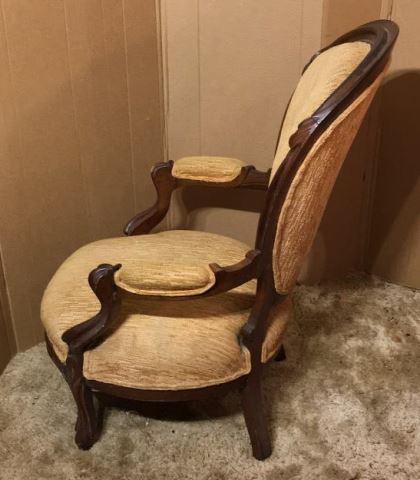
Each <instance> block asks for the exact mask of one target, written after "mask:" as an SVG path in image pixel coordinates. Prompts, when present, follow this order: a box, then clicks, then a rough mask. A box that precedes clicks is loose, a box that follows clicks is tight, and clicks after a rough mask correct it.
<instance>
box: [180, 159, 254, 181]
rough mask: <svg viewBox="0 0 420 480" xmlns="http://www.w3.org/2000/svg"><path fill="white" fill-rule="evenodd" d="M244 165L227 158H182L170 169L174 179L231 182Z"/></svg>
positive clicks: (236, 160) (240, 161) (239, 161)
mask: <svg viewBox="0 0 420 480" xmlns="http://www.w3.org/2000/svg"><path fill="white" fill-rule="evenodd" d="M245 165H246V164H245V163H244V162H243V161H242V160H238V159H237V158H229V157H184V158H180V159H179V160H177V161H176V162H175V164H174V168H173V169H172V175H173V176H174V177H175V178H181V179H185V180H189V179H192V180H196V181H202V182H231V181H232V180H235V178H237V177H238V176H239V174H240V173H241V169H242V167H244V166H245Z"/></svg>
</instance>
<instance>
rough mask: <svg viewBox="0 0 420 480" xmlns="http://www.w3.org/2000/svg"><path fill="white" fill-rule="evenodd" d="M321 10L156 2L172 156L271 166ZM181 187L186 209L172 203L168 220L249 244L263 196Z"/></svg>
mask: <svg viewBox="0 0 420 480" xmlns="http://www.w3.org/2000/svg"><path fill="white" fill-rule="evenodd" d="M321 16H322V1H311V0H309V1H308V0H299V1H296V0H285V1H281V2H279V1H277V0H268V1H266V2H264V8H261V2H260V1H259V0H250V1H247V2H243V1H242V0H231V1H229V2H226V1H222V0H218V1H211V2H210V1H204V2H203V1H198V0H180V1H177V2H172V1H171V0H166V1H163V2H162V19H163V24H162V31H163V34H164V39H165V54H166V55H165V57H166V66H167V69H166V78H165V80H166V93H167V125H168V130H167V139H168V152H169V157H170V158H172V159H177V158H179V157H182V156H185V155H195V154H198V155H223V156H232V157H238V158H240V159H242V160H244V161H245V162H247V163H250V164H254V165H256V166H258V167H259V168H261V169H267V168H268V167H270V166H271V162H272V159H273V155H274V150H275V142H276V139H277V135H278V131H279V127H280V122H281V119H282V115H283V112H284V110H285V107H286V104H287V102H288V100H289V96H290V93H291V91H292V90H293V88H294V86H295V84H296V81H297V79H298V77H299V75H300V71H301V69H302V67H303V65H304V64H305V63H306V61H307V60H308V59H309V58H310V56H311V54H312V52H313V51H314V50H316V49H317V48H319V46H320V40H321ZM182 196H183V197H184V201H185V203H186V207H187V209H186V211H182V210H181V209H180V203H178V208H176V209H172V212H171V213H172V218H171V225H172V226H174V227H179V226H184V227H189V228H195V229H206V230H210V231H214V232H218V233H223V234H230V235H232V236H234V237H237V238H239V239H242V240H245V241H247V242H249V243H251V244H252V243H253V241H254V237H255V230H256V223H257V219H258V215H257V213H256V212H254V213H252V211H253V210H255V209H257V208H258V205H259V206H260V205H261V202H262V196H261V195H259V194H257V193H250V192H244V193H240V194H239V195H237V197H236V198H235V199H232V198H231V196H230V195H229V194H225V192H222V191H218V192H217V195H215V192H214V191H205V192H200V194H197V192H196V191H194V190H192V189H189V190H187V191H185V192H183V194H182ZM222 206H223V207H224V206H226V207H227V208H222Z"/></svg>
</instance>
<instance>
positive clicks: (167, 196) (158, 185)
mask: <svg viewBox="0 0 420 480" xmlns="http://www.w3.org/2000/svg"><path fill="white" fill-rule="evenodd" d="M173 164H174V162H173V161H172V160H170V161H169V162H162V163H158V164H156V165H155V166H154V167H153V169H152V172H151V177H152V181H153V184H154V185H155V189H156V194H157V199H156V202H155V203H154V205H153V206H152V207H150V208H148V209H147V210H145V211H144V212H141V213H139V214H137V215H136V216H135V217H133V218H132V219H131V220H130V221H129V222H128V223H127V225H126V226H125V228H124V233H125V234H126V235H129V236H130V235H141V234H144V233H149V232H150V231H151V230H152V228H154V227H155V226H156V225H157V224H158V223H160V222H161V221H162V220H163V219H164V218H165V215H166V214H167V213H168V210H169V205H170V203H171V196H172V192H173V191H174V190H175V189H176V187H177V181H176V178H174V177H173V176H172V167H173Z"/></svg>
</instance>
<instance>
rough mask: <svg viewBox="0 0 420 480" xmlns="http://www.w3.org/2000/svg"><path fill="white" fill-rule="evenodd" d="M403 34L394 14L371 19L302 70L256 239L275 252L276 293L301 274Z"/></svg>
mask: <svg viewBox="0 0 420 480" xmlns="http://www.w3.org/2000/svg"><path fill="white" fill-rule="evenodd" d="M397 35H398V27H397V26H396V24H395V23H393V22H391V21H388V20H378V21H375V22H371V23H368V24H366V25H363V26H361V27H359V28H358V29H356V30H353V31H351V32H349V33H348V34H346V35H343V36H342V37H340V38H339V39H337V40H336V41H335V42H333V43H332V44H331V45H329V46H328V47H326V48H324V49H323V50H321V51H320V52H318V53H317V54H316V55H315V56H314V57H313V58H312V59H311V61H310V62H309V64H308V65H307V66H306V67H305V69H304V71H303V74H302V77H301V79H300V81H299V83H298V86H297V88H296V90H295V92H294V94H293V96H292V98H291V100H290V102H289V106H288V108H287V111H286V114H285V117H284V119H283V124H282V128H281V132H280V136H279V142H278V146H277V151H276V154H275V159H274V163H273V168H272V173H271V178H270V186H269V189H268V193H267V201H266V205H265V210H264V212H263V213H262V215H261V218H260V224H259V229H258V235H257V242H256V247H257V248H258V249H260V250H262V251H263V252H264V253H265V254H266V255H271V262H270V263H271V265H272V274H273V277H274V286H275V289H276V291H277V293H281V294H287V293H288V292H290V290H291V289H292V288H293V286H294V284H295V282H296V278H297V276H298V274H299V271H300V268H301V266H302V263H303V260H304V258H305V256H306V255H307V253H308V252H309V249H310V247H311V245H312V242H313V240H314V237H315V234H316V231H317V229H318V227H319V223H320V221H321V218H322V215H323V212H324V209H325V206H326V204H327V201H328V198H329V195H330V193H331V190H332V187H333V185H334V183H335V180H336V178H337V175H338V173H339V170H340V168H341V165H342V163H343V161H344V159H345V157H346V155H347V152H348V150H349V148H350V146H351V144H352V142H353V140H354V137H355V135H356V133H357V130H358V129H359V127H360V124H361V122H362V120H363V117H364V115H365V113H366V111H367V109H368V107H369V104H370V102H371V100H372V99H373V97H374V95H375V92H376V90H377V88H378V87H379V85H380V82H381V79H382V77H383V74H384V72H385V70H386V67H387V65H388V63H389V58H390V54H391V50H392V47H393V45H394V43H395V40H396V37H397Z"/></svg>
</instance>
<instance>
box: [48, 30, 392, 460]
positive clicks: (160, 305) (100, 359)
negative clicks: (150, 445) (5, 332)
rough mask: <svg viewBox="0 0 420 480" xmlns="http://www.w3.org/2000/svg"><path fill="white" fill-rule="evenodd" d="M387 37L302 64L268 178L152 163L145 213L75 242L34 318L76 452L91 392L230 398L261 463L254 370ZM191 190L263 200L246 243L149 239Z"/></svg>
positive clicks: (272, 354) (373, 86)
mask: <svg viewBox="0 0 420 480" xmlns="http://www.w3.org/2000/svg"><path fill="white" fill-rule="evenodd" d="M397 34H398V28H397V26H396V25H395V24H394V23H392V22H390V21H376V22H372V23H369V24H366V25H364V26H362V27H360V28H358V29H356V30H354V31H352V32H350V33H348V34H346V35H344V36H342V37H341V38H339V39H338V40H336V41H335V42H333V43H332V44H331V45H329V46H328V47H326V48H324V49H323V50H321V51H320V52H318V53H317V54H316V55H315V56H314V57H313V58H312V60H311V61H310V62H309V64H308V65H307V66H306V67H305V69H304V71H303V74H302V77H301V79H300V81H299V83H298V86H297V88H296V90H295V92H294V94H293V96H292V98H291V101H290V103H289V106H288V109H287V111H286V114H285V117H284V120H283V124H282V128H281V132H280V136H279V140H278V146H277V151H276V154H275V158H274V162H273V166H272V169H271V171H270V170H269V171H267V172H261V171H258V170H256V169H255V168H254V167H253V166H249V165H245V164H244V163H243V162H241V161H240V160H237V159H232V158H223V157H187V158H182V159H180V160H177V161H175V162H172V161H170V162H166V163H160V164H158V165H156V166H155V167H154V168H153V170H152V173H151V176H152V180H153V182H154V184H155V187H156V191H157V200H156V203H155V204H154V205H153V206H152V207H151V208H150V209H148V210H146V211H145V212H143V213H140V214H139V215H137V216H135V217H134V218H133V219H132V220H131V221H129V222H128V224H127V226H126V227H125V230H124V233H125V234H126V236H125V237H120V238H112V239H107V240H99V241H97V242H94V243H91V244H89V245H86V246H84V247H82V248H80V249H79V250H77V251H76V252H75V253H74V254H73V255H71V256H70V257H69V258H68V259H67V260H66V261H65V262H64V263H63V264H62V265H61V267H60V268H59V269H58V270H57V272H56V273H55V275H54V276H53V278H52V279H51V281H50V283H49V285H48V287H47V289H46V291H45V294H44V297H43V300H42V307H41V318H42V322H43V324H44V327H45V331H46V342H47V348H48V352H49V354H50V356H51V358H52V359H53V361H54V362H55V364H56V365H57V366H58V368H59V369H60V371H61V372H62V373H63V375H64V378H65V379H66V381H67V382H68V384H69V387H70V389H71V392H72V394H73V397H74V400H75V403H76V407H77V422H76V439H75V440H76V443H77V445H78V446H79V447H80V448H82V449H87V448H90V447H91V446H92V445H93V444H94V443H95V442H96V440H97V439H98V437H99V434H100V430H101V414H100V412H101V410H102V409H101V408H100V407H101V405H100V403H101V395H105V396H111V397H114V398H115V397H116V398H123V399H130V400H134V401H135V400H141V401H180V400H182V401H183V400H190V399H199V398H203V397H205V396H207V395H213V394H216V393H219V392H220V393H221V392H224V391H226V390H229V389H239V390H240V392H241V395H242V404H243V411H244V416H245V422H246V426H247V428H248V432H249V436H250V439H251V444H252V450H253V454H254V456H255V457H256V458H257V459H264V458H266V457H267V456H269V455H270V453H271V446H270V439H269V433H268V428H267V423H266V420H265V418H264V414H263V405H262V403H263V402H262V400H263V399H262V385H261V371H262V368H263V367H264V365H265V364H267V363H268V362H269V361H271V360H273V359H275V358H278V359H281V358H284V351H283V349H282V339H283V333H284V330H285V327H286V324H287V322H288V321H289V319H290V318H291V317H292V301H291V296H290V294H291V292H292V290H293V287H294V284H295V281H296V278H297V275H298V273H299V269H300V266H301V264H302V262H303V259H304V257H305V255H306V254H307V252H308V251H309V248H310V246H311V244H312V241H313V239H314V236H315V233H316V231H317V228H318V225H319V223H320V219H321V217H322V213H323V211H324V208H325V206H326V203H327V200H328V197H329V194H330V192H331V189H332V186H333V184H334V182H335V179H336V177H337V174H338V172H339V170H340V167H341V165H342V163H343V160H344V158H345V156H346V154H347V151H348V149H349V147H350V145H351V143H352V141H353V139H354V137H355V134H356V132H357V130H358V128H359V126H360V124H361V121H362V119H363V117H364V115H365V113H366V111H367V109H368V107H369V104H370V102H371V100H372V98H373V96H374V94H375V92H376V90H377V88H378V86H379V85H380V82H381V79H382V77H383V74H384V71H385V69H386V66H387V64H388V61H389V58H390V54H391V50H392V47H393V44H394V42H395V40H396V37H397ZM189 185H206V186H212V187H214V188H216V189H217V188H228V189H230V190H231V192H232V195H234V194H235V191H236V190H237V189H243V188H247V189H261V190H264V191H266V200H265V206H264V209H263V211H262V213H261V216H260V221H259V226H258V231H257V234H256V242H255V247H254V248H250V247H249V246H247V245H245V244H243V243H241V242H239V241H237V240H233V239H231V238H228V237H223V236H220V235H215V234H211V233H205V232H199V231H181V230H174V231H164V232H160V233H150V232H151V230H152V229H153V227H155V226H156V225H157V224H158V223H159V222H160V221H161V220H162V219H163V218H164V216H165V215H166V213H167V211H168V209H169V205H170V200H171V194H172V192H173V191H174V190H175V189H177V188H179V187H188V186H189ZM95 267H96V268H95Z"/></svg>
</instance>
